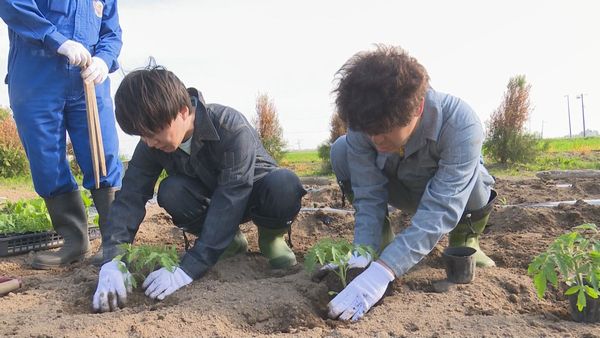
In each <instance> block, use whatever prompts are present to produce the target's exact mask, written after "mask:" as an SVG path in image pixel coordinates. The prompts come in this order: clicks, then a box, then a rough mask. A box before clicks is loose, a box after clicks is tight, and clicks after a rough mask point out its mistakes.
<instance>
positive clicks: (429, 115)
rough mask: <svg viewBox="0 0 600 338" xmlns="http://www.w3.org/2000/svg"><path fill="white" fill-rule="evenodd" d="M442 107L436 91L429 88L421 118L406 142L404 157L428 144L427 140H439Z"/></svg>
mask: <svg viewBox="0 0 600 338" xmlns="http://www.w3.org/2000/svg"><path fill="white" fill-rule="evenodd" d="M441 112H442V109H441V105H440V101H439V99H438V98H437V95H436V92H435V91H434V90H433V89H432V88H429V89H428V90H427V93H426V94H425V105H424V107H423V114H422V115H421V120H420V121H419V123H418V124H417V127H416V129H415V131H414V133H413V135H412V136H411V137H410V139H408V142H407V143H406V149H405V150H404V157H408V156H410V155H412V154H414V153H415V152H417V151H418V150H419V149H421V148H422V147H424V146H425V145H426V144H427V140H428V139H429V140H432V141H437V140H438V136H439V134H440V130H441V128H442V113H441Z"/></svg>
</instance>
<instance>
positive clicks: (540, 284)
mask: <svg viewBox="0 0 600 338" xmlns="http://www.w3.org/2000/svg"><path fill="white" fill-rule="evenodd" d="M533 285H534V286H535V290H536V291H537V295H538V297H539V298H544V293H545V292H546V275H544V273H543V272H539V273H538V274H536V275H535V276H534V277H533Z"/></svg>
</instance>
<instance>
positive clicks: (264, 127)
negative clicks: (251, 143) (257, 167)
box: [252, 94, 286, 161]
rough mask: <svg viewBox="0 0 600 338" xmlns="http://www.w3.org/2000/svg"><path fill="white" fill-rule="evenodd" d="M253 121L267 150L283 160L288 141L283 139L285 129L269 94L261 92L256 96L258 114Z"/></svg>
mask: <svg viewBox="0 0 600 338" xmlns="http://www.w3.org/2000/svg"><path fill="white" fill-rule="evenodd" d="M252 123H253V124H254V127H255V128H256V131H257V132H258V136H259V137H260V140H261V141H262V144H263V146H264V147H265V149H266V150H267V152H268V153H269V154H270V155H271V156H272V157H273V158H274V159H275V160H276V161H281V159H282V158H283V156H284V154H285V151H284V148H285V146H286V143H285V141H284V139H283V129H282V128H281V125H280V124H279V118H278V115H277V108H275V103H274V102H273V100H271V99H270V98H269V96H268V95H267V94H259V95H258V97H257V98H256V116H255V117H254V118H253V119H252Z"/></svg>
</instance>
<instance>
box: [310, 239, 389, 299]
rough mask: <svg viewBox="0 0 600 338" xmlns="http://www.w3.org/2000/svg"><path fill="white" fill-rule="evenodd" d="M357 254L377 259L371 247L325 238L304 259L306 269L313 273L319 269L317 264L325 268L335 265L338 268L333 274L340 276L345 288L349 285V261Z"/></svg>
mask: <svg viewBox="0 0 600 338" xmlns="http://www.w3.org/2000/svg"><path fill="white" fill-rule="evenodd" d="M353 252H356V253H357V254H359V255H361V256H367V255H370V256H371V257H372V258H373V259H376V255H377V254H376V253H375V251H374V250H373V249H371V247H368V246H365V245H355V244H351V243H350V242H348V241H347V240H345V239H331V238H324V239H322V240H320V241H319V242H317V243H316V244H315V245H314V246H313V247H312V248H310V250H308V253H307V254H306V256H305V257H304V267H305V269H306V270H307V271H308V272H309V273H311V272H313V271H314V270H315V268H316V267H317V264H320V265H321V266H324V265H326V264H330V263H331V264H335V265H336V266H337V267H338V268H337V269H334V270H333V272H334V273H335V274H336V275H337V276H338V278H339V279H340V282H341V283H342V286H343V287H346V284H347V278H346V276H347V274H348V269H349V265H348V261H349V260H350V257H352V253H353Z"/></svg>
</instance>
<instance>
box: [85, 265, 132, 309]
mask: <svg viewBox="0 0 600 338" xmlns="http://www.w3.org/2000/svg"><path fill="white" fill-rule="evenodd" d="M120 265H121V266H122V267H125V264H124V263H123V262H117V261H110V262H107V263H104V265H102V267H101V268H100V274H99V276H98V287H97V288H96V293H94V298H93V301H92V307H93V308H94V311H96V312H108V311H116V310H117V309H118V308H122V307H123V306H125V304H126V303H127V293H128V292H131V274H130V273H129V271H127V272H121V270H119V266H120ZM125 270H127V269H125Z"/></svg>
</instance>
